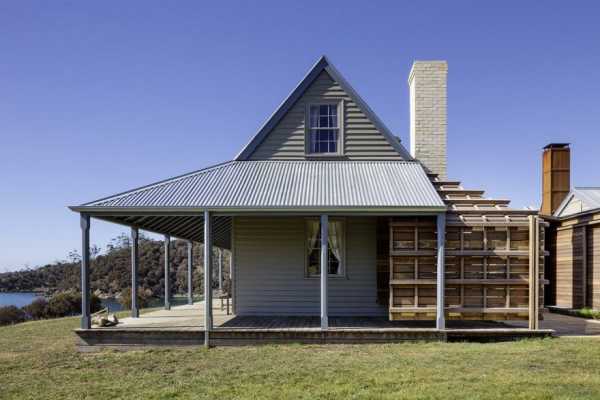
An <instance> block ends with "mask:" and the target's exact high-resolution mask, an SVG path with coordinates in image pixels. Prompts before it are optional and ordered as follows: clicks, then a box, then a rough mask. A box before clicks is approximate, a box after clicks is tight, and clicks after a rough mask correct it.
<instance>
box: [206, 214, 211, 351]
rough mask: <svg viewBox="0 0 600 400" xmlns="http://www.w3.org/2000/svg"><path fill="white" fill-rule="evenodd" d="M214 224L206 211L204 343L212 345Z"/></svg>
mask: <svg viewBox="0 0 600 400" xmlns="http://www.w3.org/2000/svg"><path fill="white" fill-rule="evenodd" d="M211 277H212V224H211V213H210V211H204V345H205V346H206V347H208V346H209V345H210V339H209V333H210V331H211V330H212V279H211Z"/></svg>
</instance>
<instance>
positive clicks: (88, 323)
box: [80, 214, 92, 329]
mask: <svg viewBox="0 0 600 400" xmlns="http://www.w3.org/2000/svg"><path fill="white" fill-rule="evenodd" d="M80 225H81V329H90V328H91V327H92V319H91V316H90V216H89V215H87V214H81V215H80Z"/></svg>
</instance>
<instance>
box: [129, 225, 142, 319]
mask: <svg viewBox="0 0 600 400" xmlns="http://www.w3.org/2000/svg"><path fill="white" fill-rule="evenodd" d="M138 238H139V231H138V228H131V317H132V318H138V317H139V316H140V310H139V308H138V304H137V298H138V270H139V246H138V245H139V240H138Z"/></svg>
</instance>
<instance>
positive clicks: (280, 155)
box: [250, 71, 402, 160]
mask: <svg viewBox="0 0 600 400" xmlns="http://www.w3.org/2000/svg"><path fill="white" fill-rule="evenodd" d="M340 100H341V101H343V103H342V104H343V113H342V116H343V153H344V156H345V158H347V159H349V160H402V156H401V155H400V154H399V153H398V152H397V151H396V150H395V149H394V147H392V145H391V144H390V143H389V141H388V140H387V139H386V138H385V137H384V136H383V135H382V134H381V132H379V131H378V130H377V128H376V127H375V125H374V124H373V122H372V121H371V120H370V119H369V118H368V117H367V116H366V115H365V113H364V112H363V111H362V110H361V109H360V108H359V107H358V105H357V104H356V103H355V102H354V101H353V100H352V99H351V98H350V96H348V94H347V93H346V92H345V91H344V90H343V89H342V87H341V86H340V85H339V84H338V83H337V82H335V81H334V80H333V79H332V78H331V76H330V75H329V74H328V73H327V71H322V72H321V74H320V75H319V76H318V78H317V79H316V80H315V81H314V82H313V83H312V84H311V85H310V87H309V88H308V89H307V90H306V92H305V93H304V95H303V96H302V97H301V98H300V99H299V100H298V101H297V102H296V103H295V104H294V106H293V107H292V108H291V109H290V110H289V111H288V112H287V114H286V115H285V116H284V117H283V118H282V119H281V121H280V122H279V123H278V124H277V125H276V126H275V128H274V129H273V130H272V131H271V132H270V134H269V135H268V136H267V137H266V138H265V139H264V141H263V142H262V143H261V144H260V145H259V146H258V148H257V149H256V150H255V151H254V152H253V153H252V154H251V156H250V159H251V160H269V159H271V160H304V159H305V158H306V155H305V111H306V107H307V105H308V104H311V103H322V102H327V101H332V102H338V101H340Z"/></svg>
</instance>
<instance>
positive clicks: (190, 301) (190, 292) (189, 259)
mask: <svg viewBox="0 0 600 400" xmlns="http://www.w3.org/2000/svg"><path fill="white" fill-rule="evenodd" d="M193 247H194V243H193V242H192V241H191V240H190V241H189V242H188V248H187V262H188V264H187V267H188V270H187V289H188V304H194V294H193V289H194V288H193V286H192V272H193V266H192V264H193V260H194V259H193V257H192V256H193Z"/></svg>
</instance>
